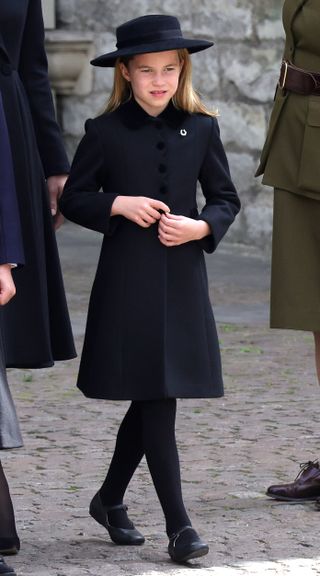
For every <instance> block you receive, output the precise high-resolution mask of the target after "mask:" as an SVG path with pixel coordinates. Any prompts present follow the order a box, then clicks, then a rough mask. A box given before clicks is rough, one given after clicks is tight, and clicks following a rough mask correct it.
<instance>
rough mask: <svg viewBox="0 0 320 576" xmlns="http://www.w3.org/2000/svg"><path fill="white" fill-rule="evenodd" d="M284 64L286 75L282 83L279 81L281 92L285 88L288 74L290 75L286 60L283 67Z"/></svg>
mask: <svg viewBox="0 0 320 576" xmlns="http://www.w3.org/2000/svg"><path fill="white" fill-rule="evenodd" d="M283 64H284V74H283V79H282V82H280V79H279V86H280V88H281V90H283V89H284V87H285V83H286V79H287V74H288V62H287V61H286V60H284V61H283V62H282V66H283ZM282 66H281V68H282ZM280 77H281V74H280Z"/></svg>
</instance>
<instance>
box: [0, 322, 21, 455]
mask: <svg viewBox="0 0 320 576" xmlns="http://www.w3.org/2000/svg"><path fill="white" fill-rule="evenodd" d="M20 446H22V437H21V433H20V427H19V422H18V418H17V414H16V410H15V407H14V403H13V400H12V396H11V392H10V389H9V386H8V380H7V375H6V367H5V363H4V358H3V346H2V335H1V330H0V450H3V449H5V448H19V447H20Z"/></svg>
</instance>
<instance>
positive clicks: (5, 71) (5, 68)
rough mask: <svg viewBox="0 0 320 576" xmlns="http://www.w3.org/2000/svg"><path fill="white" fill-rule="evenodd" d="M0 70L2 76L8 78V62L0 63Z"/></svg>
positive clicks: (9, 69) (10, 70)
mask: <svg viewBox="0 0 320 576" xmlns="http://www.w3.org/2000/svg"><path fill="white" fill-rule="evenodd" d="M0 70H1V72H2V74H3V75H4V76H10V74H12V66H11V64H9V62H2V63H1V64H0Z"/></svg>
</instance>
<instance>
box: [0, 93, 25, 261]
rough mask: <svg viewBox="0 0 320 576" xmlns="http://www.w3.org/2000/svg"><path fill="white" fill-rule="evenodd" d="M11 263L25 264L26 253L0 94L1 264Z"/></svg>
mask: <svg viewBox="0 0 320 576" xmlns="http://www.w3.org/2000/svg"><path fill="white" fill-rule="evenodd" d="M10 263H11V264H24V251H23V244H22V234H21V226H20V214H19V207H18V201H17V197H16V187H15V180H14V173H13V163H12V156H11V148H10V142H9V134H8V129H7V123H6V119H5V115H4V110H3V106H2V98H1V93H0V264H10Z"/></svg>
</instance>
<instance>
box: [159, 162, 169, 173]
mask: <svg viewBox="0 0 320 576" xmlns="http://www.w3.org/2000/svg"><path fill="white" fill-rule="evenodd" d="M158 170H159V172H160V174H164V173H165V172H166V171H167V167H166V165H165V164H159V167H158Z"/></svg>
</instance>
